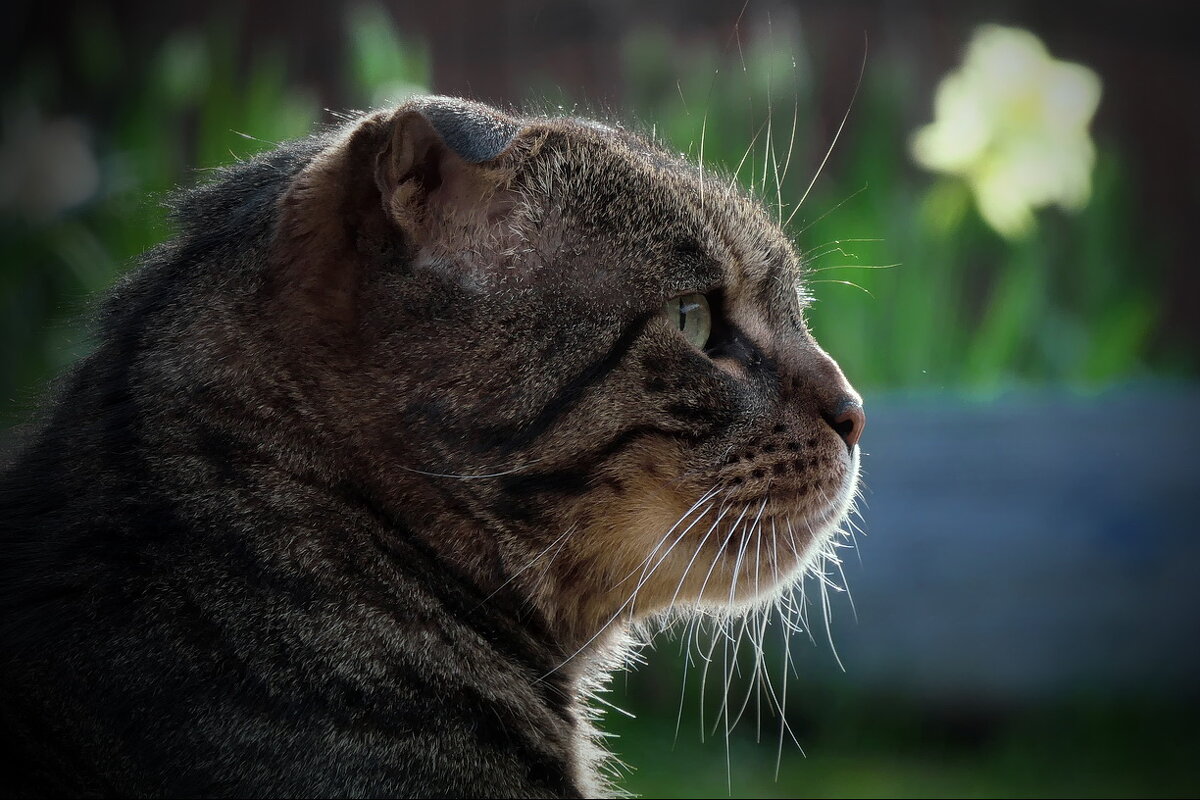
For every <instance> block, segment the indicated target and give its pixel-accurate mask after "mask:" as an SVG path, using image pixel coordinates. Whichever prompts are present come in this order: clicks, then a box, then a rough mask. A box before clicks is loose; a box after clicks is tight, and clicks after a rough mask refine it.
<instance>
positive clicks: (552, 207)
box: [518, 118, 799, 291]
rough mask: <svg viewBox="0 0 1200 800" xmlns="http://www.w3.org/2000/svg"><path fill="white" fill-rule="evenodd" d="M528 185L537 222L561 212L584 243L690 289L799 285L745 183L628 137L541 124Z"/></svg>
mask: <svg viewBox="0 0 1200 800" xmlns="http://www.w3.org/2000/svg"><path fill="white" fill-rule="evenodd" d="M526 135H529V136H533V137H536V139H537V140H538V141H537V144H536V145H535V146H534V147H533V148H532V150H531V156H532V157H531V158H529V159H528V161H527V162H526V163H525V165H524V166H523V168H522V170H521V172H520V174H519V176H518V182H519V186H520V190H521V191H522V193H523V195H524V197H525V200H526V207H527V210H528V212H529V213H531V215H532V217H533V222H534V223H535V224H536V223H539V222H540V223H544V222H545V221H546V214H547V213H548V212H551V211H556V212H557V213H558V214H561V215H563V217H564V219H563V221H564V222H569V223H570V224H571V226H572V227H573V228H574V229H575V230H577V231H579V232H580V234H581V235H582V236H588V237H593V239H594V238H595V237H596V236H597V235H600V237H601V238H602V239H604V240H607V241H608V242H609V243H610V244H611V245H613V246H615V247H616V248H618V249H620V250H628V251H634V253H639V252H640V253H641V254H643V255H644V257H645V258H646V259H653V260H654V261H655V262H656V263H658V264H665V265H669V266H670V267H671V268H672V270H673V272H674V273H675V274H674V275H670V276H664V277H668V278H669V277H677V278H679V279H680V280H682V281H684V282H687V283H688V285H686V286H684V285H682V284H681V285H679V286H677V287H673V288H675V289H676V290H678V291H685V290H689V289H691V290H703V289H707V288H712V287H714V286H716V285H718V284H725V285H728V284H731V283H753V284H767V283H770V284H772V285H775V284H778V285H779V286H780V287H784V289H785V290H787V289H790V288H791V287H794V286H795V283H796V279H797V276H798V269H799V260H798V258H797V256H796V254H795V251H794V249H793V247H792V245H791V243H790V241H789V240H788V239H787V238H786V237H785V236H784V234H783V232H782V231H781V229H780V228H779V226H778V225H777V224H775V222H774V221H773V220H771V219H770V217H769V215H768V214H767V212H766V209H765V208H764V206H763V204H762V203H761V202H760V201H759V200H758V199H757V198H754V197H752V196H750V195H748V194H747V193H745V191H744V190H743V189H742V187H741V186H740V184H738V182H737V181H736V180H732V179H731V178H730V177H729V176H727V175H725V174H723V173H720V172H714V171H712V170H709V169H707V168H706V169H704V170H701V169H700V168H699V167H698V166H697V165H696V164H694V163H692V162H689V161H686V160H684V159H683V158H681V157H679V156H676V155H674V154H672V153H670V152H668V151H667V150H665V149H663V148H662V147H661V146H659V145H658V144H656V143H653V142H651V141H648V140H646V139H644V138H642V137H640V136H637V135H636V134H633V133H630V132H628V131H626V130H623V129H615V128H611V127H607V126H604V125H601V124H599V123H595V122H592V121H590V120H580V119H574V118H558V119H539V120H536V121H534V122H533V123H532V124H531V125H530V127H529V128H527V130H526Z"/></svg>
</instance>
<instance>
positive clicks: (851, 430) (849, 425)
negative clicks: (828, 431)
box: [822, 397, 867, 450]
mask: <svg viewBox="0 0 1200 800" xmlns="http://www.w3.org/2000/svg"><path fill="white" fill-rule="evenodd" d="M822 416H823V417H824V418H825V421H826V422H827V423H829V427H831V428H833V430H834V432H836V433H837V435H838V436H840V437H842V441H843V442H845V443H846V447H848V448H849V449H851V450H853V449H854V445H856V444H858V440H859V437H861V436H862V432H863V428H865V427H867V414H866V412H865V411H863V407H862V403H861V402H859V401H858V400H856V399H854V398H852V397H845V398H843V399H842V400H841V401H840V402H839V403H838V404H837V405H836V406H835V408H834V410H833V411H832V412H826V413H825V414H822Z"/></svg>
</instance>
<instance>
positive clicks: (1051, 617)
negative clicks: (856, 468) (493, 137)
mask: <svg viewBox="0 0 1200 800" xmlns="http://www.w3.org/2000/svg"><path fill="white" fill-rule="evenodd" d="M1193 10H1194V9H1193V8H1192V4H1191V3H1188V2H1166V1H1165V0H1153V1H1150V2H1138V3H1134V2H1113V1H1109V0H1100V1H1099V2H1092V3H1089V4H1087V5H1076V4H1061V3H1060V4H1055V3H1038V2H1020V1H1017V0H1014V1H1012V2H1000V1H999V0H997V1H996V2H989V1H988V0H971V1H970V2H948V1H947V2H923V3H921V2H914V3H896V2H886V1H884V0H854V1H851V0H844V1H843V2H834V1H833V0H828V1H826V2H800V1H798V0H797V1H794V2H779V1H777V0H751V2H748V3H746V2H744V0H730V1H729V2H717V1H716V0H692V1H691V2H684V0H677V2H654V3H648V2H637V3H635V2H630V1H629V0H617V1H616V2H600V1H599V0H593V2H561V3H552V2H547V1H546V0H541V1H540V2H538V1H536V0H513V1H512V2H496V1H494V0H493V1H491V2H481V1H477V0H442V2H438V3H426V4H415V3H414V4H408V3H399V2H378V3H373V4H366V3H364V4H356V3H327V2H310V3H305V4H303V5H297V4H295V3H291V2H281V1H280V0H261V1H260V2H256V3H253V4H245V5H233V4H228V5H226V4H221V3H192V4H188V3H180V4H166V3H158V2H142V1H137V2H116V1H113V2H108V3H103V4H102V3H97V2H75V1H74V0H66V1H65V2H61V3H57V4H48V3H28V2H17V3H15V4H10V7H9V11H8V12H7V16H8V19H9V22H8V23H7V24H6V25H5V26H4V28H3V29H2V30H0V45H2V46H0V64H2V65H3V66H2V69H3V74H4V82H3V94H2V95H0V113H2V118H0V125H2V130H0V341H2V342H3V346H2V347H0V427H8V426H11V425H13V424H15V423H17V422H18V421H20V420H21V419H23V418H26V417H27V416H28V414H29V413H30V410H31V409H32V408H34V407H35V406H36V404H37V402H38V398H39V397H40V396H41V395H42V393H43V392H44V390H45V387H46V386H47V383H48V381H49V380H50V379H51V378H52V377H53V376H54V375H56V374H58V373H59V372H60V371H61V370H62V369H63V368H64V367H65V366H66V365H68V364H69V363H71V362H72V361H74V360H75V359H76V358H78V357H79V356H80V355H81V354H83V353H85V352H86V351H87V350H88V348H89V347H90V343H89V340H88V336H87V324H86V322H87V314H88V310H89V308H90V307H91V303H92V302H93V301H94V300H95V299H96V297H97V295H98V294H99V293H101V292H103V291H104V290H105V289H106V288H107V287H109V286H111V285H112V284H113V283H114V281H116V280H117V279H118V277H119V276H120V275H121V274H122V272H124V271H125V270H127V269H129V268H131V266H132V265H133V263H134V259H135V258H136V256H137V255H138V254H139V253H140V252H142V251H143V250H145V249H146V248H147V247H149V246H150V245H152V244H154V243H156V242H158V241H160V240H162V239H164V238H166V237H168V236H169V235H170V226H169V224H168V222H167V220H166V217H165V213H164V212H163V210H162V208H161V206H160V203H161V201H162V199H163V198H164V196H165V194H166V193H167V192H168V191H169V190H170V189H171V188H172V187H173V186H176V185H179V184H189V183H193V182H195V181H198V180H203V179H204V177H205V174H206V170H209V169H211V168H212V167H215V166H218V165H221V164H226V163H229V162H231V161H233V160H235V159H238V158H244V157H246V156H248V155H251V154H253V153H255V152H258V151H260V150H262V149H264V148H269V147H271V146H272V143H274V142H278V141H281V140H283V139H287V138H290V137H296V136H301V135H303V134H305V133H306V132H308V131H310V130H312V129H313V126H314V125H319V124H326V123H332V122H334V121H335V119H334V117H333V116H332V114H331V113H330V111H331V110H333V111H338V110H347V109H364V108H369V107H374V106H379V105H384V104H388V103H392V102H396V101H398V100H402V99H403V98H405V97H406V96H408V95H410V94H412V93H414V92H427V91H432V92H438V93H445V94H457V95H465V96H469V97H474V98H478V99H482V100H485V101H489V102H493V103H497V104H501V105H505V106H511V107H516V108H528V109H532V110H540V111H549V112H552V113H559V112H560V111H561V112H563V113H577V114H582V115H588V116H599V117H602V118H606V119H608V120H610V121H614V122H620V123H623V124H625V125H627V126H630V127H634V128H637V129H639V130H642V131H644V132H646V133H647V134H648V135H654V136H657V137H659V138H660V139H662V140H664V141H665V142H667V143H668V144H669V145H670V146H671V147H672V148H673V149H676V150H678V151H680V152H682V153H684V154H686V155H687V156H688V157H689V158H693V159H696V158H700V157H701V149H702V150H703V154H702V156H703V159H704V162H705V163H706V165H708V167H710V168H712V169H714V170H717V169H722V170H725V171H726V172H727V173H729V174H731V175H733V174H736V176H737V178H738V179H739V180H741V181H742V182H743V183H744V184H745V185H746V186H747V188H749V189H751V190H752V191H754V192H757V193H758V194H759V195H761V197H762V198H763V201H764V202H765V203H766V204H767V205H768V206H769V207H770V208H771V209H772V211H773V213H777V214H778V215H779V218H780V220H782V221H786V224H787V227H788V230H789V232H790V233H791V234H792V235H793V236H794V237H795V241H796V243H797V247H798V249H799V250H800V251H801V252H803V253H804V254H805V255H806V258H807V259H808V261H809V264H810V269H811V290H812V293H813V295H814V296H815V303H814V304H813V306H812V310H811V314H810V319H811V323H812V326H813V328H814V329H815V332H816V335H817V337H818V339H819V340H820V341H821V342H822V344H823V345H824V346H825V348H826V349H827V350H829V351H830V352H831V353H832V354H833V355H834V356H835V357H836V358H837V359H838V360H839V361H840V362H841V364H842V366H843V368H844V369H845V371H846V373H847V375H848V376H849V378H850V379H851V381H852V382H854V383H855V385H856V386H857V387H858V388H859V389H860V390H861V391H862V392H863V393H864V395H865V396H866V401H867V410H868V415H869V418H870V423H869V425H868V428H867V431H866V433H865V435H864V437H863V440H862V447H863V450H864V459H863V465H864V472H865V479H866V490H865V493H864V499H863V502H862V503H861V519H859V520H857V522H856V524H857V526H858V527H859V528H860V529H861V531H860V532H859V533H857V535H856V537H855V538H856V545H857V546H856V547H855V548H847V549H843V550H840V551H839V552H840V555H841V558H842V563H841V564H840V565H838V564H834V563H828V564H826V565H825V567H824V570H823V574H822V575H818V576H815V577H813V578H812V579H810V580H809V581H808V582H806V584H805V586H804V587H803V591H802V593H801V592H800V591H798V592H797V594H796V596H795V598H793V600H792V603H793V606H794V607H795V608H796V609H800V608H806V609H807V614H806V617H807V620H806V621H801V622H800V624H799V627H800V628H801V630H789V629H788V628H787V627H786V626H785V625H783V624H782V620H781V619H779V618H778V617H776V618H773V619H770V620H768V622H767V623H766V627H764V628H763V629H762V632H763V634H764V635H763V640H764V642H765V644H764V645H763V647H762V649H761V651H758V652H760V653H761V655H762V657H763V662H762V663H764V664H766V665H767V666H766V675H767V676H769V680H770V683H769V685H768V684H767V683H765V682H762V681H761V680H760V681H757V682H756V670H755V668H754V665H755V663H756V659H755V657H754V656H755V651H756V648H754V647H753V646H752V645H751V644H750V642H749V640H750V639H752V638H757V634H758V631H749V632H747V633H746V635H745V636H741V637H739V636H738V633H739V628H738V627H737V626H734V627H732V629H731V631H732V633H731V635H729V636H725V635H718V636H717V638H716V639H706V638H704V637H703V636H701V637H699V638H698V639H694V640H693V639H687V638H684V637H681V636H680V635H679V631H676V632H675V635H671V634H670V633H668V634H663V635H660V636H658V637H657V638H656V639H655V641H654V645H653V646H652V648H650V649H647V650H646V651H644V652H643V654H642V655H643V656H644V658H645V660H646V661H647V664H645V665H643V666H639V667H638V668H637V669H635V670H633V671H632V672H630V673H627V674H621V675H619V676H618V677H617V678H616V679H615V680H614V682H613V686H612V690H611V692H610V693H609V695H607V696H606V699H607V700H609V701H611V702H612V703H613V704H614V705H615V706H618V707H619V708H620V709H622V710H623V711H624V712H627V713H620V712H617V711H611V710H610V711H609V712H608V715H607V717H608V718H607V721H606V723H605V727H606V729H608V730H609V731H612V732H613V733H614V734H616V736H615V737H614V738H613V739H611V740H610V744H611V745H612V747H613V749H614V750H615V752H616V753H617V754H618V755H619V756H620V758H621V759H623V760H624V761H625V762H627V763H628V764H629V767H630V769H628V770H625V771H623V772H622V773H621V778H620V779H619V784H620V786H622V787H623V788H625V789H626V790H628V791H630V792H634V793H638V794H642V795H645V796H650V797H698V796H712V795H718V796H720V795H725V794H731V795H733V796H778V797H801V796H846V797H867V796H914V797H930V796H946V797H968V796H972V797H973V796H978V797H1011V796H1023V795H1032V796H1114V797H1115V796H1128V797H1133V796H1137V797H1142V796H1195V795H1196V794H1197V793H1200V777H1198V774H1197V773H1198V772H1200V732H1198V728H1200V726H1198V725H1197V723H1198V722H1200V718H1198V714H1197V711H1198V710H1200V579H1198V578H1197V576H1196V574H1195V573H1196V571H1197V570H1200V526H1198V525H1197V524H1196V520H1197V517H1198V514H1200V491H1198V490H1200V482H1198V481H1197V477H1196V468H1195V461H1196V453H1197V452H1200V422H1197V415H1196V412H1197V410H1200V383H1198V382H1197V380H1196V378H1197V367H1198V366H1200V359H1198V356H1200V352H1198V348H1197V342H1198V338H1200V337H1198V333H1200V314H1197V313H1196V311H1195V305H1196V297H1197V295H1198V294H1200V274H1198V271H1197V269H1196V264H1195V261H1194V252H1195V251H1194V249H1193V247H1192V246H1190V245H1188V244H1187V242H1188V241H1189V240H1190V237H1191V235H1192V234H1193V230H1192V226H1194V225H1195V224H1196V220H1197V212H1198V211H1200V202H1198V199H1200V198H1198V193H1200V189H1198V187H1200V165H1198V161H1197V159H1198V154H1200V103H1197V102H1196V100H1197V96H1196V88H1195V87H1196V85H1197V83H1196V82H1197V79H1198V78H1200V69H1198V67H1200V47H1198V45H1200V42H1198V41H1197V38H1196V35H1195V33H1194V26H1191V25H1190V24H1188V21H1189V20H1190V19H1191V14H1190V13H1189V12H1191V11H1193ZM847 586H848V588H849V590H850V591H849V592H847V591H845V589H846V588H847ZM801 594H803V596H801ZM851 597H852V598H853V599H852V600H851ZM810 623H811V624H810ZM751 634H753V635H751ZM734 640H737V641H740V643H741V647H740V654H737V653H735V650H737V648H735V646H734V643H733V642H734ZM785 645H786V648H785ZM785 649H786V652H785ZM708 659H711V663H710V665H709V672H710V675H709V679H708V680H707V682H706V683H705V689H704V691H703V692H702V691H701V689H700V681H699V680H698V677H697V676H698V675H699V674H701V673H703V671H704V666H705V663H706V660H708ZM731 664H732V665H733V667H732V669H731V668H730V666H729V665H731ZM784 673H787V693H786V697H784V696H783V692H782V688H783V681H784ZM762 674H763V673H762V672H758V677H759V678H761V676H762ZM756 686H757V687H758V688H756ZM727 687H728V688H727ZM772 693H773V694H772ZM726 695H727V696H728V697H729V698H731V699H730V701H729V702H730V706H731V709H732V710H731V711H730V712H729V713H727V714H722V712H721V709H722V697H723V696H726ZM746 698H748V699H746ZM779 706H784V707H785V710H786V721H787V725H786V727H785V726H781V724H780V721H779V717H778V714H777V709H778V707H779ZM739 711H740V712H741V713H739ZM630 715H633V716H634V717H636V719H633V718H631V717H630ZM735 719H736V720H737V724H736V725H731V724H730V723H732V722H733V721H734V720H735ZM728 728H732V730H729V731H728V732H727V729H728Z"/></svg>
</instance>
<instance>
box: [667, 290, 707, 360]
mask: <svg viewBox="0 0 1200 800" xmlns="http://www.w3.org/2000/svg"><path fill="white" fill-rule="evenodd" d="M664 310H665V311H666V313H667V317H668V319H671V320H673V321H674V323H675V324H676V325H677V326H678V330H679V331H680V333H682V334H683V336H684V338H686V339H687V340H688V341H689V342H691V343H692V344H693V345H695V346H696V347H699V348H703V347H704V345H705V343H706V342H707V341H708V334H709V331H711V330H712V316H711V312H710V310H709V307H708V299H707V298H705V296H704V295H702V294H687V295H684V296H683V297H676V298H675V299H673V300H669V301H667V305H666V307H665V309H664Z"/></svg>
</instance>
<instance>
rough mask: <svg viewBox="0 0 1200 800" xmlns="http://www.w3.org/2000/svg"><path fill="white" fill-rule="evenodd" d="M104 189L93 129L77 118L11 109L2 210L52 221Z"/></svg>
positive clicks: (0, 175) (1, 158)
mask: <svg viewBox="0 0 1200 800" xmlns="http://www.w3.org/2000/svg"><path fill="white" fill-rule="evenodd" d="M99 188H100V167H99V165H98V164H97V163H96V158H95V156H94V155H93V153H92V147H91V133H90V131H89V130H88V128H87V126H86V125H85V124H84V123H83V122H81V121H80V120H77V119H74V118H72V117H59V118H57V119H46V118H44V117H43V116H42V114H41V112H40V111H38V110H36V109H28V108H27V109H22V110H20V111H16V112H12V111H10V112H9V113H8V114H7V115H6V116H5V119H4V135H3V138H2V139H0V209H5V210H9V211H15V212H17V213H19V214H21V215H22V216H24V217H26V218H27V219H29V220H31V221H34V222H46V221H48V220H51V219H53V218H55V217H57V216H58V215H59V214H61V213H62V212H64V211H66V210H67V209H69V208H72V207H74V206H77V205H79V204H80V203H83V202H84V201H85V200H87V199H88V198H90V197H91V196H92V195H93V194H95V193H96V190H97V189H99Z"/></svg>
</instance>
